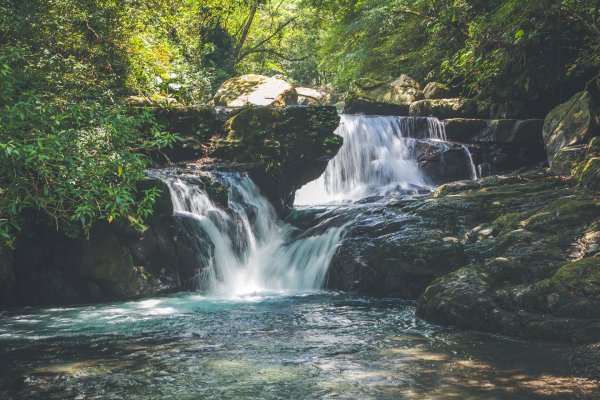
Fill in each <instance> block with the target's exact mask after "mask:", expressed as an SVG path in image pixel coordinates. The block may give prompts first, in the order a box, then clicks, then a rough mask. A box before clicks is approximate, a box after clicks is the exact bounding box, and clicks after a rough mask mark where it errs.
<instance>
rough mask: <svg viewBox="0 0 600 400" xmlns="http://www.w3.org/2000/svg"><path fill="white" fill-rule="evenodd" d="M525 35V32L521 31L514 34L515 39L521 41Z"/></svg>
mask: <svg viewBox="0 0 600 400" xmlns="http://www.w3.org/2000/svg"><path fill="white" fill-rule="evenodd" d="M524 35H525V31H524V30H523V29H519V30H518V31H516V32H515V39H517V40H518V39H521V38H522V37H523V36H524Z"/></svg>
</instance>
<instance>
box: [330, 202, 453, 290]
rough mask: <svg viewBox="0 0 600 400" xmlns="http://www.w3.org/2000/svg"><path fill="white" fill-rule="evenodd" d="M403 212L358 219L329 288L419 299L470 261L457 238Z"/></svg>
mask: <svg viewBox="0 0 600 400" xmlns="http://www.w3.org/2000/svg"><path fill="white" fill-rule="evenodd" d="M398 211H399V210H394V209H388V210H386V209H382V210H379V211H375V212H373V211H366V212H364V213H360V214H358V215H355V216H354V222H353V223H352V225H351V227H350V228H349V231H348V233H347V235H346V237H345V239H344V240H343V242H342V244H341V245H340V248H339V250H338V252H337V253H336V254H335V256H334V258H333V260H332V262H331V265H330V269H329V274H328V279H327V287H328V288H330V289H335V290H344V291H351V292H356V293H363V294H370V295H372V294H376V295H378V296H398V297H402V298H406V299H416V298H417V297H418V296H419V295H420V293H422V292H423V290H424V289H425V288H426V287H427V285H428V284H429V283H430V282H431V281H432V280H434V279H435V278H436V277H439V276H441V275H443V274H445V273H447V272H448V271H451V270H453V269H456V268H458V267H459V266H460V265H462V264H463V263H464V262H465V259H464V254H463V250H462V245H461V244H460V242H459V240H458V239H457V238H455V237H450V236H446V235H445V234H444V233H443V232H442V231H441V230H438V229H435V228H430V227H428V226H427V224H423V223H422V222H421V221H419V219H417V218H414V217H408V216H407V215H406V214H404V213H402V212H398Z"/></svg>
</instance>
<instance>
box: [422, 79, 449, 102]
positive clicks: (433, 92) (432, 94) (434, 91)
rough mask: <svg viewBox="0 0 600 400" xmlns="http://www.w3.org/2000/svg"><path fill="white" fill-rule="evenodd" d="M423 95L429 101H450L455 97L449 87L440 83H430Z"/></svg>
mask: <svg viewBox="0 0 600 400" xmlns="http://www.w3.org/2000/svg"><path fill="white" fill-rule="evenodd" d="M423 95H424V96H425V99H427V100H437V99H450V98H453V97H455V96H454V92H453V91H452V89H451V88H450V87H449V86H448V85H444V84H443V83H439V82H429V83H428V84H427V85H425V88H424V89H423Z"/></svg>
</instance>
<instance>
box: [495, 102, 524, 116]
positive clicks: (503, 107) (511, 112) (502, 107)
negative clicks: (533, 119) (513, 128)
mask: <svg viewBox="0 0 600 400" xmlns="http://www.w3.org/2000/svg"><path fill="white" fill-rule="evenodd" d="M524 117H526V112H525V104H524V103H523V102H522V101H506V102H504V103H493V104H492V106H491V107H490V118H491V119H516V118H524Z"/></svg>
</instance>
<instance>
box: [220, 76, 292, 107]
mask: <svg viewBox="0 0 600 400" xmlns="http://www.w3.org/2000/svg"><path fill="white" fill-rule="evenodd" d="M213 102H214V105H215V106H224V107H243V106H247V105H256V106H287V105H295V104H297V102H298V94H297V93H296V89H295V88H294V86H292V84H290V83H288V82H286V81H284V80H283V79H278V78H271V77H267V76H262V75H253V74H250V75H242V76H238V77H235V78H231V79H229V80H227V81H225V83H223V85H221V87H220V88H219V90H218V91H217V93H216V94H215V97H214V99H213Z"/></svg>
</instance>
